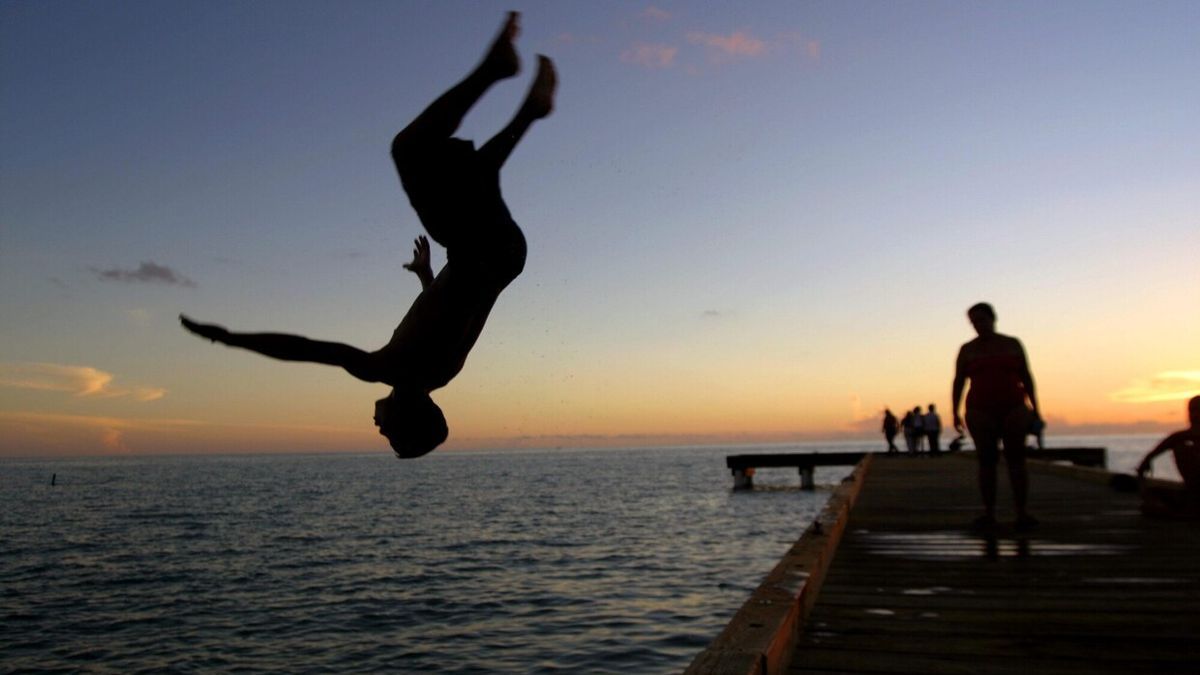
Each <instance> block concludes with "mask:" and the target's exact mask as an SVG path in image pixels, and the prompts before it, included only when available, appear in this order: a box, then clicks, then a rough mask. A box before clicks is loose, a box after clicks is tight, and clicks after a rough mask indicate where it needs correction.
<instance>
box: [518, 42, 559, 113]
mask: <svg viewBox="0 0 1200 675" xmlns="http://www.w3.org/2000/svg"><path fill="white" fill-rule="evenodd" d="M557 89H558V73H557V72H556V71H555V70H554V62H553V61H551V60H550V59H549V58H547V57H546V56H544V55H542V54H538V71H537V75H536V76H534V78H533V84H532V85H530V87H529V95H528V96H526V97H525V104H524V108H525V112H527V113H528V114H529V115H530V116H532V117H533V118H534V119H540V118H542V117H546V116H547V115H549V114H550V113H551V112H553V110H554V92H555V91H556V90H557Z"/></svg>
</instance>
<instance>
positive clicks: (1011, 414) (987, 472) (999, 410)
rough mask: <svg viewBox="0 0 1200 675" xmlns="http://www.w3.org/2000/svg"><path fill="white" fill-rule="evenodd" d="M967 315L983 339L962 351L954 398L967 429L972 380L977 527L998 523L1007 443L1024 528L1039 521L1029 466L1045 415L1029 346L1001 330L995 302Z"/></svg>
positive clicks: (959, 425) (957, 424)
mask: <svg viewBox="0 0 1200 675" xmlns="http://www.w3.org/2000/svg"><path fill="white" fill-rule="evenodd" d="M967 318H968V319H970V321H971V325H972V326H974V328H975V332H976V333H978V337H976V338H975V339H974V340H971V341H970V342H968V343H966V344H964V345H963V346H962V348H961V349H960V350H959V352H958V361H957V362H956V364H955V368H954V387H953V392H952V398H951V400H952V401H953V404H954V428H955V429H956V430H957V431H959V432H962V429H963V418H962V416H961V415H960V414H959V409H960V408H959V405H960V403H961V402H962V395H963V387H964V386H965V385H966V383H967V381H968V380H970V382H971V388H970V390H969V391H968V392H967V406H966V427H967V429H968V430H969V431H970V432H971V439H972V440H974V442H975V452H976V454H977V455H978V456H979V491H980V493H981V494H982V496H983V509H984V513H983V515H982V516H980V517H979V518H978V519H976V521H975V526H976V527H979V528H988V527H992V526H994V525H995V523H996V464H997V462H998V461H999V459H1000V449H999V446H1000V444H1001V443H1003V445H1004V463H1005V465H1006V466H1007V467H1008V478H1009V481H1010V482H1011V483H1012V490H1013V502H1014V504H1015V506H1016V511H1017V521H1016V526H1017V528H1018V529H1028V528H1032V527H1034V526H1036V525H1037V520H1036V519H1035V518H1033V516H1031V515H1029V512H1028V511H1027V510H1026V505H1027V502H1028V497H1029V474H1028V472H1027V471H1026V469H1025V436H1026V435H1027V434H1028V432H1029V429H1030V426H1031V423H1032V422H1033V420H1035V419H1041V414H1040V413H1039V412H1038V403H1037V395H1036V394H1035V393H1034V388H1033V375H1032V374H1031V373H1030V372H1029V361H1028V359H1026V357H1025V348H1024V347H1022V346H1021V342H1020V341H1019V340H1017V339H1016V338H1014V337H1009V336H1007V335H1001V334H1000V333H997V332H996V312H995V310H993V309H992V306H991V305H989V304H987V303H984V302H981V303H978V304H976V305H974V306H972V307H971V309H969V310H967ZM1026 400H1028V401H1029V405H1028V406H1027V405H1026ZM1030 406H1032V410H1031V409H1030Z"/></svg>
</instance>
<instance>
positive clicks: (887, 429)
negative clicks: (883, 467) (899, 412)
mask: <svg viewBox="0 0 1200 675" xmlns="http://www.w3.org/2000/svg"><path fill="white" fill-rule="evenodd" d="M899 432H900V421H899V420H897V419H896V416H895V415H893V414H892V410H891V408H884V409H883V437H884V438H886V439H887V444H888V447H887V451H888V454H889V455H894V454H898V453H899V452H900V448H897V447H896V434H897V433H899Z"/></svg>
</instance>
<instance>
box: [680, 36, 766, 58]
mask: <svg viewBox="0 0 1200 675" xmlns="http://www.w3.org/2000/svg"><path fill="white" fill-rule="evenodd" d="M687 41H688V42H690V43H692V44H698V45H703V46H704V47H706V48H707V49H708V52H709V58H710V59H713V60H716V61H727V60H731V59H738V58H751V57H756V56H762V55H763V54H765V53H766V51H767V43H766V42H764V41H763V40H760V39H759V38H756V37H754V36H753V35H751V34H750V33H748V32H746V31H740V30H739V31H734V32H733V33H730V34H729V35H718V34H715V33H701V32H692V33H688V34H687Z"/></svg>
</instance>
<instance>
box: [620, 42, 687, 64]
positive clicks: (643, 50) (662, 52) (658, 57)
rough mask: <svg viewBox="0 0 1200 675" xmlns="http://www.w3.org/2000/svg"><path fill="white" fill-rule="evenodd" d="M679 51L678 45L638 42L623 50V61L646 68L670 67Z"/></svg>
mask: <svg viewBox="0 0 1200 675" xmlns="http://www.w3.org/2000/svg"><path fill="white" fill-rule="evenodd" d="M678 53H679V48H678V47H672V46H669V45H663V44H646V43H638V44H635V45H633V46H632V47H630V48H629V49H626V50H625V51H623V52H621V61H622V62H624V63H632V64H634V65H638V66H642V67H644V68H670V67H671V66H672V65H673V64H674V63H675V55H676V54H678Z"/></svg>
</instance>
